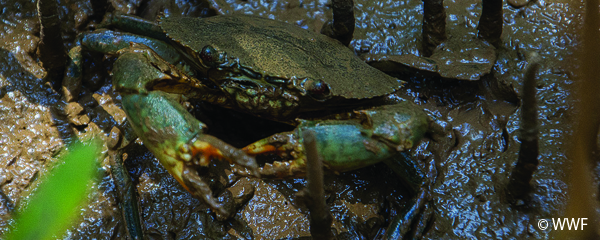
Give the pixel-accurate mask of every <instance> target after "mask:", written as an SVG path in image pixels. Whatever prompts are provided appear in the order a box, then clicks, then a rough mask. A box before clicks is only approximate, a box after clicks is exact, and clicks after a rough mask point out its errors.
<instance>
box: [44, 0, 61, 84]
mask: <svg viewBox="0 0 600 240" xmlns="http://www.w3.org/2000/svg"><path fill="white" fill-rule="evenodd" d="M37 9H38V17H39V19H40V26H41V27H40V44H39V45H38V51H39V55H40V61H41V62H42V66H43V67H44V68H45V69H46V76H45V77H44V78H45V81H48V82H50V83H51V84H52V87H54V89H60V85H61V82H62V79H63V76H64V70H65V65H66V62H67V52H66V50H65V45H64V44H63V39H62V36H61V34H60V33H61V29H60V19H59V18H58V12H57V11H58V9H57V6H56V0H38V3H37Z"/></svg>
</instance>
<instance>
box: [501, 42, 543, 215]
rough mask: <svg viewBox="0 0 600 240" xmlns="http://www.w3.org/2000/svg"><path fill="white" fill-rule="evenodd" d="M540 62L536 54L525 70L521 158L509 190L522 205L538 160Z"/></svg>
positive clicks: (517, 202) (516, 201)
mask: <svg viewBox="0 0 600 240" xmlns="http://www.w3.org/2000/svg"><path fill="white" fill-rule="evenodd" d="M539 67H540V63H539V60H538V57H537V54H535V56H534V57H532V61H531V63H529V66H527V70H526V72H525V81H524V82H523V93H522V100H523V102H522V106H521V132H520V134H521V135H520V136H519V139H520V141H521V147H520V149H519V159H518V160H517V165H516V167H515V169H514V170H513V171H512V173H511V176H510V182H509V183H508V191H509V194H510V198H512V199H511V201H512V203H513V204H517V205H520V203H521V201H519V200H527V194H529V192H530V191H531V185H530V183H529V182H530V181H531V178H532V176H533V173H534V172H535V170H537V166H538V164H539V161H538V129H537V126H538V124H537V104H536V98H535V95H536V94H535V86H536V81H535V76H536V73H537V70H538V68H539Z"/></svg>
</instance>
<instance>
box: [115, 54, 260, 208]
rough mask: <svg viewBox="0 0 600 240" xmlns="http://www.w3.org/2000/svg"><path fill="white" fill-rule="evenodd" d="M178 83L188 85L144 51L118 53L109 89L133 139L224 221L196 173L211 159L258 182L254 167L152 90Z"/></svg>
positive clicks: (172, 98)
mask: <svg viewBox="0 0 600 240" xmlns="http://www.w3.org/2000/svg"><path fill="white" fill-rule="evenodd" d="M132 70H133V71H132ZM182 81H184V82H185V81H187V82H192V81H193V79H191V78H189V77H187V76H186V75H185V74H184V73H182V72H181V71H179V70H178V69H176V68H175V67H173V66H172V65H170V64H168V63H166V62H165V61H163V60H162V59H161V58H160V57H158V55H156V53H154V52H153V51H152V50H150V49H149V48H147V47H145V46H135V45H132V47H130V48H129V49H125V50H121V51H120V56H119V58H118V60H117V61H116V62H115V67H114V75H113V86H114V87H115V89H116V90H117V91H119V92H120V95H121V103H122V105H123V110H124V111H125V113H126V114H127V119H128V121H129V123H130V124H131V126H132V127H133V129H134V131H135V133H136V134H137V136H138V137H139V138H140V139H141V140H142V141H143V142H144V145H146V147H147V148H148V150H150V152H152V153H153V154H154V156H155V157H156V158H158V160H159V161H160V163H161V164H162V165H163V166H164V167H165V168H166V169H167V170H168V171H169V173H170V174H171V175H173V177H174V178H175V179H176V180H177V181H178V182H179V183H180V184H181V185H182V186H183V187H184V188H185V189H186V190H188V191H189V192H190V193H192V195H194V197H197V198H199V199H202V200H204V202H206V203H207V204H208V205H209V206H210V208H211V209H213V211H215V212H216V213H217V214H221V215H227V211H226V210H225V209H224V208H223V207H222V205H221V204H219V203H218V201H217V200H216V199H215V198H214V197H213V194H212V191H211V190H210V188H209V187H208V184H206V183H205V182H204V181H203V180H202V178H201V176H199V175H198V172H197V171H196V168H197V167H205V166H208V164H209V162H210V161H211V160H212V159H224V160H227V161H229V162H230V163H235V164H238V165H241V166H244V167H246V168H248V171H249V172H251V174H252V175H255V176H258V175H259V174H258V170H257V168H258V167H257V164H256V161H255V159H254V157H251V156H249V155H247V154H246V153H245V152H244V151H242V150H240V149H237V148H235V147H233V146H231V145H229V144H227V143H225V142H223V141H221V140H220V139H218V138H215V137H213V136H210V135H207V134H204V132H205V130H206V125H204V124H203V123H202V122H200V121H198V119H196V118H195V117H194V116H192V115H191V114H190V113H189V112H188V111H187V110H186V109H185V108H184V107H183V106H182V105H181V104H180V103H179V99H180V98H181V97H180V96H179V95H176V94H172V93H167V92H163V91H160V90H156V89H155V88H154V87H155V86H157V85H158V84H157V82H160V83H161V84H162V85H168V84H169V83H170V82H173V83H174V84H177V83H181V82H182Z"/></svg>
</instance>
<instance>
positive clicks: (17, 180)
mask: <svg viewBox="0 0 600 240" xmlns="http://www.w3.org/2000/svg"><path fill="white" fill-rule="evenodd" d="M113 2H114V5H115V6H116V8H117V9H120V10H122V11H124V12H130V13H137V14H140V15H143V16H144V17H146V18H148V19H153V18H154V16H156V12H157V11H158V10H157V9H160V7H158V6H160V4H163V3H161V2H156V1H149V2H148V3H147V4H146V5H144V4H140V1H132V2H126V1H113ZM224 2H226V3H227V5H223V9H221V11H225V12H227V11H229V12H235V13H238V14H254V15H261V16H265V17H268V18H273V19H279V20H282V21H286V22H288V23H290V24H297V25H300V26H302V27H304V28H307V29H310V30H313V31H316V32H318V31H320V28H321V26H322V23H323V22H325V21H326V20H327V19H328V18H330V17H331V12H330V10H329V9H328V6H327V5H326V4H327V3H326V1H233V0H226V1H224ZM517 2H523V1H511V4H513V5H518V6H521V5H522V3H517ZM355 4H356V6H355V16H356V30H355V34H354V40H353V41H352V42H351V44H350V46H351V48H353V49H354V50H355V52H357V53H358V54H381V55H403V54H414V55H417V56H420V55H421V51H422V50H421V47H420V45H421V37H420V35H421V21H422V11H423V9H422V1H379V2H377V3H372V1H355ZM167 5H168V6H169V7H167V9H168V12H169V13H170V14H184V15H192V16H205V15H209V14H211V10H208V9H206V6H207V4H206V3H203V2H200V1H189V2H185V3H181V2H179V1H178V2H177V4H176V3H167ZM445 5H446V8H447V9H446V10H447V16H448V17H447V25H446V28H447V33H448V38H449V39H452V38H455V39H460V40H467V41H468V40H470V39H474V38H476V36H477V30H476V27H477V21H478V19H479V16H480V12H481V2H480V1H450V0H447V1H445ZM59 6H60V7H59V8H60V10H59V14H60V15H61V19H62V20H63V25H64V26H63V38H64V39H65V44H66V45H67V46H66V47H67V48H69V47H71V46H73V41H74V39H75V37H76V34H77V32H80V31H85V30H86V29H87V28H89V27H90V24H92V25H91V26H92V27H93V23H94V22H93V21H92V20H94V19H98V17H97V16H95V15H94V11H93V9H92V6H91V4H89V3H87V2H86V1H69V2H65V1H59ZM580 6H581V2H573V1H562V0H553V1H550V0H545V1H544V0H540V1H533V2H530V3H528V4H526V5H525V6H522V7H520V8H518V9H516V8H514V7H513V6H511V5H509V4H508V3H504V19H505V20H504V31H503V34H502V46H501V47H500V48H499V49H497V53H498V57H497V60H496V64H495V65H494V67H493V69H492V72H491V74H488V75H485V76H483V77H482V79H481V80H479V81H474V82H461V81H453V80H450V81H446V80H440V79H437V78H432V77H426V76H421V75H409V74H401V75H398V76H397V77H399V78H402V79H404V80H406V81H408V84H407V89H406V91H404V92H401V93H399V94H398V98H403V99H407V100H409V101H413V102H415V103H416V104H418V105H420V106H421V107H423V109H425V111H426V112H427V113H428V114H430V115H431V116H432V117H433V118H434V120H435V122H436V123H437V124H438V125H439V131H438V132H437V133H436V134H432V135H431V136H429V138H428V139H425V140H424V141H422V142H421V143H420V144H419V145H418V146H417V147H416V148H414V149H413V150H411V152H410V153H411V155H412V156H413V158H414V160H415V161H419V162H420V165H421V166H423V168H424V169H426V168H427V167H433V168H434V169H435V172H437V176H431V181H432V182H433V186H432V199H431V205H432V206H433V209H434V211H433V212H434V220H433V221H432V222H431V224H430V225H429V228H427V230H428V231H427V232H426V233H425V235H424V238H429V239H439V238H450V239H457V238H524V237H527V238H532V239H549V238H552V231H550V230H546V231H542V230H540V229H538V228H537V220H538V219H541V218H551V217H560V216H562V215H561V214H562V212H563V210H564V208H565V207H566V206H565V204H566V199H567V197H568V194H569V191H568V189H567V184H566V183H565V179H566V177H565V174H566V172H565V171H566V169H567V168H568V166H569V163H570V162H569V160H568V159H567V158H566V156H565V149H566V143H565V139H567V137H568V136H569V134H570V133H571V131H572V126H571V125H570V124H569V123H570V122H573V121H572V120H573V119H572V118H573V116H572V114H571V110H572V104H573V102H574V101H575V100H576V99H574V97H572V95H571V93H572V90H571V85H572V81H573V75H574V74H573V72H572V69H573V66H571V65H569V64H568V61H567V60H569V59H571V57H572V53H573V51H574V50H575V48H576V46H577V45H578V39H579V37H578V35H577V30H578V29H579V26H577V25H574V24H575V23H578V22H580V20H581V14H582V13H583V10H582V8H581V7H580ZM138 7H139V8H138ZM0 19H2V21H1V22H0V27H1V28H2V31H0V39H2V41H0V119H1V121H0V122H1V124H0V133H1V138H0V190H1V193H2V196H3V197H2V198H0V235H1V234H2V233H4V232H6V231H7V229H8V228H9V226H10V224H12V223H13V222H14V220H13V219H12V216H13V213H12V210H13V209H14V208H16V207H17V206H19V205H20V204H21V203H22V202H23V201H25V200H26V199H27V196H28V194H29V193H30V192H31V191H32V190H33V189H35V186H36V184H37V182H36V179H37V178H38V176H41V175H43V174H46V173H47V171H48V170H49V169H50V168H51V167H52V166H53V165H54V164H55V163H56V162H57V159H56V156H57V155H58V154H59V153H60V152H61V151H65V150H68V149H66V146H67V145H68V143H69V142H71V141H73V139H75V138H80V139H82V138H89V137H96V138H101V139H103V140H105V141H108V140H109V139H110V138H109V133H110V132H111V129H112V128H113V127H114V126H117V127H118V128H119V129H120V130H121V131H123V132H124V135H125V139H126V140H132V141H133V140H134V139H133V137H132V136H131V133H130V132H129V131H130V130H129V128H128V127H127V122H126V120H125V114H124V112H123V111H122V110H121V108H120V97H119V96H118V94H116V93H115V92H113V90H112V86H111V84H110V82H111V81H110V76H109V75H108V74H105V73H106V72H107V70H110V68H111V67H110V66H111V64H112V61H113V59H110V58H109V59H106V60H103V59H102V58H101V57H100V58H98V56H95V57H89V58H88V60H86V61H87V63H86V65H87V66H89V68H90V69H93V70H91V71H88V73H86V74H87V75H86V79H87V80H86V82H84V88H83V91H82V93H81V94H80V98H79V100H78V103H79V104H80V106H81V109H82V110H83V112H84V113H85V114H86V116H88V118H89V119H88V120H82V121H80V122H73V121H71V122H69V120H68V119H69V118H68V117H67V115H68V111H67V110H69V109H71V110H73V109H75V110H77V109H78V108H79V106H71V107H67V106H66V103H65V102H63V101H61V97H60V95H59V93H57V92H56V91H54V90H52V89H51V87H50V84H49V83H44V82H43V81H42V80H41V78H42V77H43V74H44V71H43V69H42V68H41V67H40V64H39V63H38V59H37V55H36V48H37V42H38V39H39V23H38V18H37V16H36V11H35V1H33V0H30V1H24V0H21V1H17V2H16V4H13V5H11V4H8V5H5V7H4V11H2V13H0ZM573 26H575V27H573ZM529 52H537V53H538V54H539V55H540V56H541V57H542V59H543V60H542V64H543V66H542V67H541V69H540V71H539V75H538V81H539V82H538V87H537V90H538V91H537V94H538V106H539V107H538V108H539V110H538V117H539V124H540V126H539V131H540V134H539V136H540V143H541V144H540V151H539V152H540V166H539V167H538V171H537V173H536V174H535V175H534V177H533V181H532V183H533V186H534V192H533V195H532V202H531V203H530V204H529V205H528V207H527V208H515V207H513V206H511V205H510V204H508V203H507V201H506V200H505V199H504V196H505V190H504V187H505V186H506V184H507V183H508V177H509V175H510V171H511V170H512V168H513V167H514V164H515V163H516V160H517V155H518V149H519V140H518V132H519V131H518V128H519V125H520V108H519V106H520V101H519V95H520V91H521V90H520V89H521V86H522V78H523V70H524V69H525V67H526V65H527V56H528V53H529ZM214 108H215V107H212V106H209V105H205V104H198V105H196V107H195V108H194V112H195V113H196V114H197V115H198V117H199V118H200V119H201V120H202V121H204V122H206V123H207V124H208V125H209V126H210V127H211V131H212V132H211V133H212V134H214V135H217V136H219V137H221V138H223V139H225V140H227V141H230V142H232V143H233V144H236V145H237V146H243V144H244V143H247V142H250V141H252V140H254V139H248V138H245V137H248V136H251V138H262V137H265V136H268V135H269V134H271V133H272V131H273V130H280V129H286V127H285V126H279V125H277V126H276V127H272V126H273V125H272V123H269V122H264V121H262V120H256V119H250V120H249V117H247V116H245V115H243V114H238V113H230V112H225V113H223V112H222V111H220V110H218V109H214ZM247 124H253V125H252V126H258V127H253V128H249V127H248V125H247ZM263 130H264V131H263ZM126 153H127V156H128V157H127V159H126V160H125V166H126V167H127V169H128V171H129V173H130V175H131V176H132V178H133V179H134V182H135V183H136V184H137V189H138V193H139V197H140V206H141V211H142V219H143V220H142V221H143V223H142V225H143V226H144V231H145V233H146V234H148V237H149V238H151V239H195V238H203V237H208V238H228V239H235V238H256V239H280V238H302V237H307V236H309V223H308V218H307V214H308V211H307V209H306V207H304V206H302V205H301V204H299V203H298V201H297V200H296V198H295V193H296V192H297V191H299V190H300V189H302V188H303V187H304V186H305V184H306V183H305V180H303V179H293V180H260V179H249V178H242V179H240V181H241V183H239V184H240V185H242V186H254V187H255V193H254V197H253V198H252V199H251V200H250V201H249V202H248V203H247V204H245V205H244V206H242V209H240V211H239V212H238V213H237V215H236V216H235V217H234V218H233V219H232V220H229V221H225V222H220V221H217V220H216V219H215V217H214V214H212V213H211V212H210V210H209V209H208V208H207V207H206V206H205V205H204V204H203V203H201V202H200V201H199V200H197V199H194V198H192V197H191V195H190V194H189V193H188V192H186V191H185V190H184V189H183V188H182V187H181V186H180V185H179V184H178V183H177V182H176V181H175V180H174V179H173V178H172V177H170V175H169V174H168V173H167V171H166V170H165V169H164V168H162V167H161V166H160V164H159V163H158V162H157V161H156V160H155V158H154V157H153V156H152V154H151V153H149V152H148V151H147V150H146V149H145V148H144V147H143V145H141V144H140V143H139V142H136V143H134V144H132V145H131V146H129V147H128V148H127V149H126ZM108 168H109V164H108V161H107V160H106V159H104V160H103V162H102V169H101V172H103V174H104V175H103V177H102V178H101V180H100V181H99V182H98V183H94V184H93V186H92V193H91V194H90V196H89V198H90V204H89V205H86V206H83V207H82V208H81V211H80V217H79V219H77V220H76V221H77V223H76V224H74V226H73V227H72V228H70V229H69V230H68V231H67V232H66V233H65V235H64V236H62V238H65V239H82V238H98V239H115V238H116V239H120V238H124V237H125V229H124V223H123V222H122V220H121V215H120V214H121V212H120V211H121V210H120V209H119V207H118V203H117V201H116V196H117V193H116V192H115V187H114V183H113V181H112V179H111V176H110V175H109V174H108V172H109V171H108V170H109V169H108ZM234 180H235V179H234ZM214 181H219V180H214ZM228 181H229V180H227V181H225V182H228ZM325 183H326V184H325V185H326V188H325V191H326V194H327V203H328V204H329V206H330V207H331V209H332V215H333V216H334V224H333V228H334V229H335V230H336V233H337V234H338V236H339V237H340V238H342V239H373V238H380V237H381V236H382V233H383V231H384V230H385V229H386V228H387V226H388V225H389V221H390V220H391V218H392V217H393V216H395V215H396V214H397V213H398V212H399V211H402V209H403V208H404V207H405V206H406V204H407V202H408V199H410V198H411V197H412V196H411V195H410V194H409V193H408V191H407V189H405V188H404V187H403V186H402V185H401V184H400V183H399V182H398V178H397V177H396V176H395V175H394V173H393V172H391V171H390V170H389V169H388V168H387V167H386V166H385V165H383V164H377V165H374V166H370V167H367V168H363V169H360V170H357V171H352V172H348V173H342V174H340V175H331V176H327V177H326V178H325ZM213 185H219V184H217V183H214V184H213ZM596 211H598V210H596Z"/></svg>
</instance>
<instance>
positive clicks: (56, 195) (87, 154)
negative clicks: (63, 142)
mask: <svg viewBox="0 0 600 240" xmlns="http://www.w3.org/2000/svg"><path fill="white" fill-rule="evenodd" d="M70 149H71V150H70V151H69V152H68V153H67V154H65V155H64V156H63V157H62V159H61V160H62V162H64V163H63V164H60V165H58V166H56V167H54V169H52V171H51V172H49V173H48V174H47V176H46V177H45V178H44V179H43V180H42V181H43V182H42V183H40V186H39V187H38V189H37V191H36V192H34V193H33V194H32V196H31V198H30V201H29V203H28V204H27V208H26V209H24V210H23V211H22V212H20V213H19V214H18V216H17V217H16V224H15V226H14V228H13V230H12V231H11V232H10V233H9V234H8V236H7V238H6V239H9V240H18V239H53V238H56V237H57V236H60V235H62V234H63V233H64V231H65V230H66V229H67V228H68V227H70V226H71V224H72V222H73V220H74V219H76V218H77V213H78V211H79V209H80V206H81V205H82V204H83V203H85V202H86V200H87V196H88V190H89V187H88V185H89V184H90V183H91V181H92V180H95V179H97V176H98V174H97V170H98V160H97V158H98V157H99V156H100V149H101V145H100V144H99V142H98V141H92V142H91V143H88V144H82V143H79V142H78V143H74V144H72V145H71V147H70Z"/></svg>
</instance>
